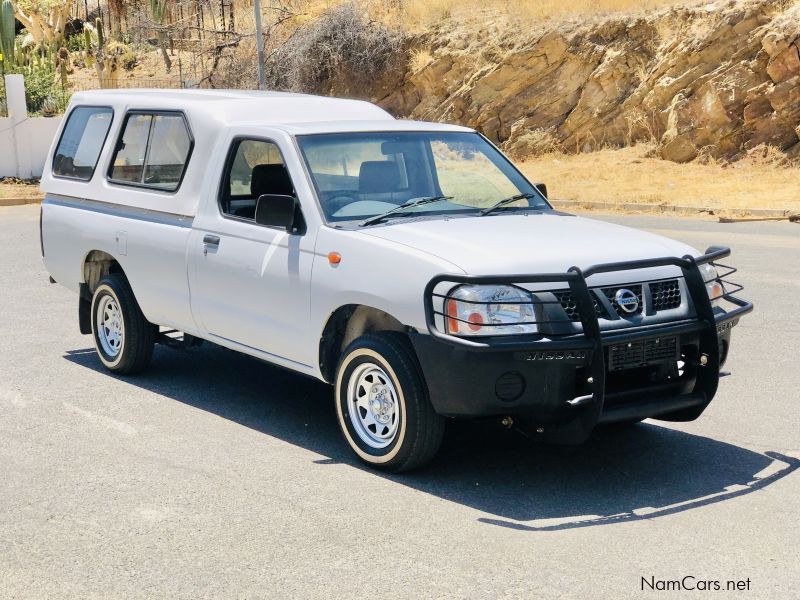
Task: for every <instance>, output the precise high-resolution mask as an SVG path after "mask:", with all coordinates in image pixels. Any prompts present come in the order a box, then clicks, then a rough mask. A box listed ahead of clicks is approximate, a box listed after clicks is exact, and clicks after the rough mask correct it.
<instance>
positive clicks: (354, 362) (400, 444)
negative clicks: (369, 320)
mask: <svg viewBox="0 0 800 600" xmlns="http://www.w3.org/2000/svg"><path fill="white" fill-rule="evenodd" d="M376 342H377V340H373V339H369V340H363V341H362V340H356V342H354V343H353V344H352V345H351V346H350V347H349V348H348V349H347V351H346V352H345V355H344V357H343V358H342V361H341V364H340V366H339V369H338V370H337V376H336V414H337V417H338V420H339V425H340V426H341V429H342V433H343V434H344V436H345V438H346V440H347V442H348V444H349V445H350V447H351V448H352V450H353V451H354V452H355V453H356V454H357V455H358V456H359V457H360V458H361V459H362V460H364V461H365V462H367V463H370V464H372V465H375V466H387V467H389V466H392V465H394V464H396V463H402V462H403V461H404V460H405V458H406V457H405V455H406V454H408V448H407V446H408V444H407V443H406V442H407V440H408V439H409V438H410V437H413V435H410V434H412V433H413V432H409V419H408V402H407V395H408V394H409V393H414V391H413V387H412V384H411V382H410V381H407V378H406V377H405V373H404V372H403V370H402V369H399V368H398V369H395V368H394V365H393V364H392V360H391V359H390V358H387V357H386V356H385V354H389V355H390V356H391V354H390V352H391V350H390V347H387V348H385V349H384V348H380V347H379V346H381V345H382V344H379V343H376ZM365 363H372V364H375V365H376V366H378V367H380V368H381V369H383V371H384V372H385V373H386V374H387V375H388V376H389V378H390V379H391V380H392V384H393V385H394V386H395V390H396V392H397V400H398V418H399V419H400V422H399V424H398V429H397V435H396V436H395V438H394V440H392V442H391V444H389V445H388V446H386V447H385V448H373V447H371V446H369V445H368V444H366V443H365V442H364V441H363V440H362V439H361V438H360V436H359V435H358V433H357V432H356V430H355V426H354V425H353V423H352V421H351V419H350V411H349V410H348V406H347V403H348V398H347V388H348V386H349V383H350V376H351V375H352V373H353V371H354V370H355V369H356V368H357V367H358V366H359V365H363V364H365Z"/></svg>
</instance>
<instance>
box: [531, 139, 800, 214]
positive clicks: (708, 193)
mask: <svg viewBox="0 0 800 600" xmlns="http://www.w3.org/2000/svg"><path fill="white" fill-rule="evenodd" d="M649 150H650V148H649V147H648V146H646V145H639V146H634V147H632V148H623V149H621V150H601V151H598V152H593V153H589V154H577V155H565V154H548V155H543V156H540V157H538V158H533V159H529V160H527V161H525V162H523V163H521V165H520V166H521V169H522V171H523V172H524V173H525V174H526V175H527V176H528V177H529V178H530V179H531V180H532V181H536V182H540V181H541V182H544V183H546V184H547V188H548V192H549V194H550V197H551V198H553V199H557V200H585V201H588V202H612V203H615V204H620V205H621V204H623V203H628V202H634V203H647V204H664V205H682V206H696V207H702V208H710V209H715V210H722V209H727V210H732V211H737V210H741V209H743V208H780V209H790V210H794V211H795V212H799V213H800V197H798V196H797V194H795V193H794V191H795V190H797V188H798V185H800V167H796V166H795V167H790V166H780V165H776V164H775V163H774V162H773V161H772V160H770V159H769V158H766V159H764V160H762V159H760V158H757V157H753V158H752V159H746V160H742V161H739V162H736V163H732V164H729V165H723V164H713V163H711V164H701V163H697V162H695V163H689V164H677V163H673V162H670V161H666V160H661V159H657V158H647V156H646V155H647V153H648V151H649Z"/></svg>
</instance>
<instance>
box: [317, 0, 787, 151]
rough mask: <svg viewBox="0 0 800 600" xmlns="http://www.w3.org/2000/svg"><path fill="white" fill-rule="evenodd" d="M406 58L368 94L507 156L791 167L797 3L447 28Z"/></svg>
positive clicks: (446, 24) (421, 39) (754, 1)
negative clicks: (767, 160) (648, 150)
mask: <svg viewBox="0 0 800 600" xmlns="http://www.w3.org/2000/svg"><path fill="white" fill-rule="evenodd" d="M409 46H410V48H411V52H413V53H414V60H411V61H410V62H409V66H408V67H406V68H405V69H403V68H401V69H398V70H396V71H393V72H392V73H388V74H387V75H386V76H385V77H384V78H383V79H381V80H380V81H377V82H376V83H374V84H373V85H372V88H371V89H369V90H368V94H369V95H370V96H372V98H373V99H374V100H377V101H378V102H379V103H380V104H381V105H383V106H384V107H386V108H387V109H389V110H390V111H392V112H394V113H395V114H397V115H401V116H404V117H411V118H419V119H429V120H442V121H455V122H459V123H463V124H467V125H469V126H472V127H475V128H477V129H479V130H480V131H482V132H483V133H485V134H486V135H487V136H489V137H490V138H492V139H493V140H495V141H497V142H500V143H502V144H503V146H504V147H505V148H506V149H507V150H509V151H510V152H512V153H513V154H515V155H517V156H524V155H526V154H532V153H536V152H538V151H541V150H542V149H543V146H549V145H554V146H558V147H560V148H562V149H563V150H566V151H576V150H582V151H586V150H593V149H596V148H599V147H603V146H624V145H630V144H631V143H635V142H637V141H641V140H647V141H651V142H652V141H655V142H656V143H657V148H658V152H660V154H661V156H662V157H663V158H666V159H670V160H673V161H678V162H685V161H690V160H692V159H694V158H697V157H698V156H704V155H705V156H713V157H718V158H725V159H732V160H735V159H737V158H741V157H742V156H743V155H745V154H746V153H747V152H749V151H752V150H753V149H757V148H763V147H764V146H771V147H774V148H777V149H779V150H780V151H782V152H785V153H786V154H787V155H788V156H789V157H798V156H800V139H798V136H799V135H800V2H796V1H791V0H787V1H778V0H740V1H726V2H715V3H712V4H704V5H697V4H694V5H690V6H683V7H677V8H674V7H673V8H668V9H664V10H661V11H658V12H654V13H650V14H645V15H636V16H615V17H608V18H605V19H593V20H590V21H588V22H587V21H582V22H565V23H560V24H557V25H553V26H550V27H542V28H540V29H539V30H536V31H530V30H528V31H525V32H523V31H520V30H519V27H518V26H515V25H514V24H513V23H509V22H501V21H500V22H499V21H495V22H488V23H487V22H486V21H485V20H482V19H476V20H474V21H472V22H466V23H465V22H463V21H458V20H456V19H450V20H445V21H443V22H441V23H440V24H438V25H437V26H436V27H434V28H433V29H431V30H429V31H426V32H425V33H422V34H419V35H416V36H415V37H413V38H412V39H411V40H410V41H409ZM334 87H336V85H334ZM331 91H334V92H336V91H337V90H335V89H334V90H331ZM342 91H343V90H342ZM544 149H547V148H544Z"/></svg>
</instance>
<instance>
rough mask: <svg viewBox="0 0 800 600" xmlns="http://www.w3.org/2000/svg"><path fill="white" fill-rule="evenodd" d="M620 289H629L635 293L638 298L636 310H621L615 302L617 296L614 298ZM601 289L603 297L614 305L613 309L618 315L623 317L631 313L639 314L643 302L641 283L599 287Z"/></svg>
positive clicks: (631, 314)
mask: <svg viewBox="0 0 800 600" xmlns="http://www.w3.org/2000/svg"><path fill="white" fill-rule="evenodd" d="M622 289H625V290H630V291H632V292H633V293H634V294H636V298H637V299H638V300H639V302H638V305H637V307H636V310H633V311H631V312H628V311H626V310H623V308H622V307H621V306H620V305H619V304H617V298H616V296H617V292H618V291H619V290H622ZM601 291H602V292H603V294H604V295H605V297H606V298H608V301H609V302H610V303H611V306H613V307H614V311H615V312H616V313H617V314H618V315H619V316H620V317H623V318H625V317H631V316H633V315H638V314H641V312H642V308H643V306H644V303H643V302H642V286H641V284H637V285H626V286H617V287H607V288H601Z"/></svg>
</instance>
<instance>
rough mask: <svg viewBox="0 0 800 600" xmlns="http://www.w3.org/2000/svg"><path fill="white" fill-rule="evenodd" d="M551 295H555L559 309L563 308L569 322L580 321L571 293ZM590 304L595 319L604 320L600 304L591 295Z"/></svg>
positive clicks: (576, 305)
mask: <svg viewBox="0 0 800 600" xmlns="http://www.w3.org/2000/svg"><path fill="white" fill-rule="evenodd" d="M553 294H554V295H555V297H556V300H558V301H559V303H560V304H561V308H563V309H564V312H565V313H567V317H568V318H569V320H570V321H580V320H581V313H580V311H579V310H578V304H577V303H576V302H575V298H574V297H573V295H572V292H569V291H568V292H553ZM592 304H593V305H594V314H595V315H596V316H597V318H598V319H603V318H605V314H603V307H602V306H600V302H598V300H597V298H595V297H594V294H592Z"/></svg>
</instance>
